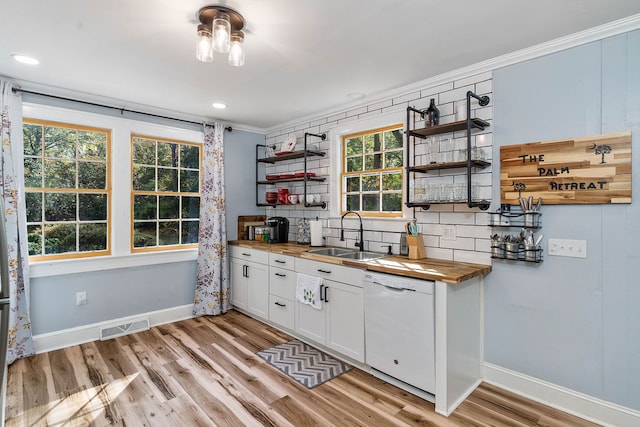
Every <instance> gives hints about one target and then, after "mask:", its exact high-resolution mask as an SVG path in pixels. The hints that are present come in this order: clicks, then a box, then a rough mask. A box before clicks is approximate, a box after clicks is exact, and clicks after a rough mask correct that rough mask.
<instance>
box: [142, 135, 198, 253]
mask: <svg viewBox="0 0 640 427" xmlns="http://www.w3.org/2000/svg"><path fill="white" fill-rule="evenodd" d="M131 145H132V150H131V151H132V153H133V155H132V167H131V172H132V177H131V179H132V188H133V197H132V203H133V226H132V233H133V248H134V249H144V248H147V249H148V248H162V247H169V246H178V245H190V244H195V243H197V242H198V225H199V218H200V146H198V145H195V144H190V143H184V142H180V141H169V140H161V139H153V138H148V137H141V136H134V137H132V144H131Z"/></svg>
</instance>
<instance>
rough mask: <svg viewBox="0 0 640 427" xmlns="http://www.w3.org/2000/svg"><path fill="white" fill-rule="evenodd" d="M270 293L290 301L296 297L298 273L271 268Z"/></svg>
mask: <svg viewBox="0 0 640 427" xmlns="http://www.w3.org/2000/svg"><path fill="white" fill-rule="evenodd" d="M269 292H270V293H271V294H272V295H277V296H279V297H282V298H287V299H290V300H294V299H295V295H296V272H295V271H291V270H285V269H283V268H277V267H269Z"/></svg>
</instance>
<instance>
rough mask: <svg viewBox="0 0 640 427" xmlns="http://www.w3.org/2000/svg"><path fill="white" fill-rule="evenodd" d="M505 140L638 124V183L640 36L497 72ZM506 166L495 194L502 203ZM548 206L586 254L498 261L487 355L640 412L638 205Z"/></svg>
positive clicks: (637, 173)
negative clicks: (532, 260)
mask: <svg viewBox="0 0 640 427" xmlns="http://www.w3.org/2000/svg"><path fill="white" fill-rule="evenodd" d="M493 95H494V99H493V106H494V134H493V136H494V153H493V158H494V159H499V158H500V156H499V153H500V151H499V150H500V146H505V145H512V144H519V143H525V142H534V141H545V140H553V139H559V138H563V137H579V136H586V135H595V134H602V133H609V132H615V131H623V130H632V132H633V135H632V138H633V164H632V168H633V171H634V175H633V183H632V185H633V188H634V189H637V188H640V187H639V185H640V160H639V158H640V157H639V155H640V146H639V145H638V141H639V138H640V31H634V32H631V33H627V34H623V35H620V36H616V37H612V38H609V39H606V40H602V41H599V42H594V43H590V44H587V45H584V46H580V47H576V48H573V49H570V50H566V51H563V52H559V53H556V54H552V55H548V56H545V57H541V58H537V59H534V60H530V61H526V62H523V63H520V64H516V65H513V66H509V67H506V68H503V69H500V70H497V71H495V73H494V79H493ZM498 171H499V165H498V164H495V165H494V172H496V173H494V174H493V177H494V178H493V199H494V201H498V200H499V197H500V196H499V173H497V172H498ZM633 197H634V202H633V203H632V204H631V205H629V204H626V205H564V206H543V209H542V213H543V215H542V223H543V224H542V225H543V228H542V230H541V232H542V233H543V234H544V235H545V238H544V240H543V245H544V247H545V254H546V252H547V249H548V248H547V244H546V242H547V239H548V238H564V239H581V240H586V241H587V252H588V258H587V259H577V258H564V257H554V256H548V255H546V256H545V257H544V262H543V263H542V264H539V265H534V264H526V263H513V262H508V261H497V260H496V261H495V262H494V265H493V268H494V269H493V272H492V273H491V274H490V275H489V276H488V277H487V280H486V281H485V284H486V286H485V332H484V334H485V360H486V361H487V362H489V363H493V364H496V365H499V366H502V367H505V368H508V369H511V370H514V371H518V372H521V373H524V374H527V375H531V376H533V377H536V378H539V379H542V380H546V381H549V382H551V383H554V384H558V385H561V386H564V387H568V388H570V389H573V390H576V391H579V392H582V393H586V394H589V395H592V396H595V397H598V398H601V399H604V400H607V401H611V402H615V403H618V404H621V405H624V406H627V407H631V408H634V409H640V381H639V380H638V379H640V286H638V285H639V284H640V250H639V247H640V245H639V243H640V208H639V201H638V197H639V196H638V194H637V193H636V194H634V195H633Z"/></svg>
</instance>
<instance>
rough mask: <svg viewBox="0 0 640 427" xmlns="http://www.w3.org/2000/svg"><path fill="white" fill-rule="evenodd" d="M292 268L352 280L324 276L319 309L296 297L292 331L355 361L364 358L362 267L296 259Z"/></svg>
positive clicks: (322, 275)
mask: <svg viewBox="0 0 640 427" xmlns="http://www.w3.org/2000/svg"><path fill="white" fill-rule="evenodd" d="M298 261H300V263H298V264H300V265H298V264H297V265H296V270H297V271H298V272H301V273H305V274H310V275H315V276H319V277H327V276H329V277H332V278H334V277H335V278H349V279H352V284H346V283H340V282H337V281H335V280H331V279H326V278H325V279H324V281H323V285H322V290H321V292H320V294H321V297H322V299H323V302H322V309H321V310H318V309H315V308H313V307H312V306H310V305H308V304H303V303H301V302H298V301H296V321H295V331H296V333H297V334H299V335H301V336H303V337H306V338H309V339H311V340H313V341H315V342H317V343H319V344H322V345H324V346H326V347H328V348H331V349H333V350H335V351H337V352H338V353H341V354H343V355H345V356H348V357H350V358H352V359H354V360H357V361H359V362H364V301H363V293H362V270H359V269H355V268H349V267H343V266H338V265H334V264H329V263H322V262H317V261H310V260H298Z"/></svg>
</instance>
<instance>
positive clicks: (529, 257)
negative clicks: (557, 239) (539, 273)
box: [524, 244, 542, 262]
mask: <svg viewBox="0 0 640 427" xmlns="http://www.w3.org/2000/svg"><path fill="white" fill-rule="evenodd" d="M541 252H542V248H541V247H540V246H538V245H528V244H525V245H524V260H525V261H530V262H540V260H541V259H542V256H541V255H542V254H541Z"/></svg>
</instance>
